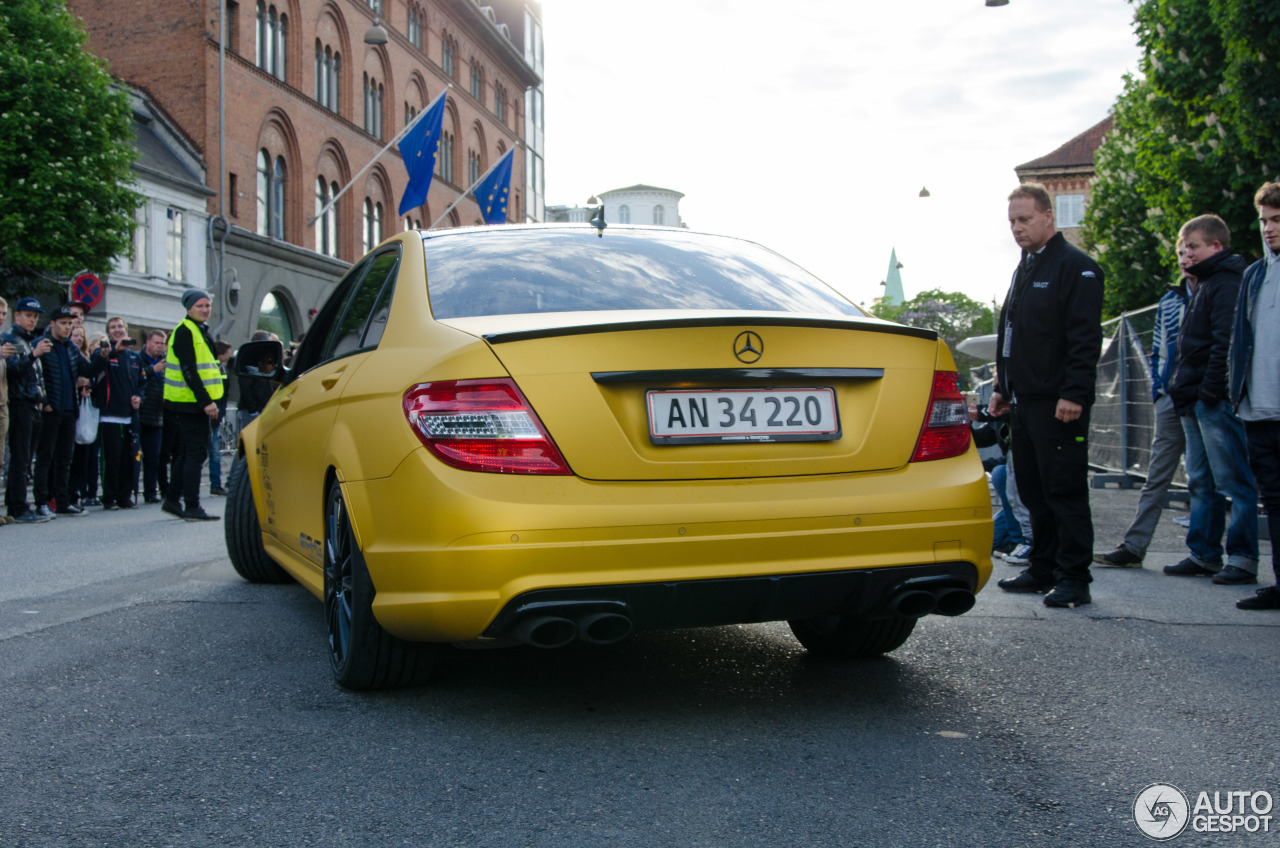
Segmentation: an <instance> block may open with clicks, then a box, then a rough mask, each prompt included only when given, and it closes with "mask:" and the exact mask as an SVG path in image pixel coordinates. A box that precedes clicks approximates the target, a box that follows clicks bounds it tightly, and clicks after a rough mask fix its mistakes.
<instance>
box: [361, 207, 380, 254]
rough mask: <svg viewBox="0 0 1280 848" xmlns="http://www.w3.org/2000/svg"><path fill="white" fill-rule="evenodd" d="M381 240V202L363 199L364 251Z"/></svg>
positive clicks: (367, 250) (373, 246)
mask: <svg viewBox="0 0 1280 848" xmlns="http://www.w3.org/2000/svg"><path fill="white" fill-rule="evenodd" d="M380 241H382V204H381V203H374V202H373V201H372V200H370V199H369V198H367V197H366V198H365V199H364V242H363V244H364V252H365V253H368V252H369V251H371V250H373V249H374V248H375V247H377V246H378V242H380Z"/></svg>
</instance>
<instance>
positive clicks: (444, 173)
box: [436, 131, 453, 183]
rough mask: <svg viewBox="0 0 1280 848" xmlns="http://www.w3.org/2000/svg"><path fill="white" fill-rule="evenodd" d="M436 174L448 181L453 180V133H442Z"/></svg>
mask: <svg viewBox="0 0 1280 848" xmlns="http://www.w3.org/2000/svg"><path fill="white" fill-rule="evenodd" d="M436 176H438V177H439V178H440V179H442V180H444V181H445V182H447V183H451V182H453V133H451V132H448V131H445V132H442V133H440V155H439V156H438V157H437V158H436Z"/></svg>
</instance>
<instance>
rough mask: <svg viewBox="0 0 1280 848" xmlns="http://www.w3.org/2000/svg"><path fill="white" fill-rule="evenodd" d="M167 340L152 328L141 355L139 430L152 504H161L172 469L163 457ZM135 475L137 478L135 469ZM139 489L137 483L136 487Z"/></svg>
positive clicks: (144, 477)
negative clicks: (161, 494) (161, 497)
mask: <svg viewBox="0 0 1280 848" xmlns="http://www.w3.org/2000/svg"><path fill="white" fill-rule="evenodd" d="M168 341H169V337H168V335H167V334H166V333H165V332H164V330H152V331H151V332H150V333H147V342H146V345H145V346H144V347H143V349H142V354H141V360H142V368H143V375H142V376H143V378H144V379H143V381H142V404H141V405H140V406H139V407H138V425H139V428H138V429H139V439H140V440H141V442H142V493H143V497H144V498H145V500H146V502H147V503H149V504H157V503H160V493H161V492H163V491H164V490H165V489H167V488H169V468H168V466H167V465H166V463H165V462H164V459H163V457H164V455H165V454H164V450H163V448H164V367H165V348H166V347H167V346H168ZM170 453H172V446H170ZM134 477H135V479H136V477H137V473H136V471H135V474H134ZM137 488H138V485H137V483H136V482H135V483H134V489H137Z"/></svg>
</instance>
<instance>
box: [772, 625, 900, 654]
mask: <svg viewBox="0 0 1280 848" xmlns="http://www.w3.org/2000/svg"><path fill="white" fill-rule="evenodd" d="M787 624H789V625H790V626H791V632H792V633H794V634H795V637H796V638H797V639H799V640H800V644H801V645H804V646H805V648H806V649H807V650H808V651H809V653H811V654H813V655H814V656H816V657H826V658H830V659H856V658H867V657H878V656H880V655H881V654H887V653H889V652H890V651H892V650H894V649H895V648H899V647H901V646H902V643H903V642H905V641H907V637H908V636H910V635H911V631H912V630H914V629H915V627H916V619H914V618H884V619H876V620H874V621H868V620H866V619H863V618H858V617H856V616H852V615H828V616H822V617H820V618H802V619H794V620H792V621H788V622H787Z"/></svg>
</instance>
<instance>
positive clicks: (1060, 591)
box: [1044, 580, 1093, 609]
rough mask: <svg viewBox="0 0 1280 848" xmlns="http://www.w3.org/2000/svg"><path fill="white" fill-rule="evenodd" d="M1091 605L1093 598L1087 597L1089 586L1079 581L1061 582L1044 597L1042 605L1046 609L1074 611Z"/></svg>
mask: <svg viewBox="0 0 1280 848" xmlns="http://www.w3.org/2000/svg"><path fill="white" fill-rule="evenodd" d="M1091 603H1093V598H1091V597H1089V584H1087V583H1081V582H1080V581H1079V580H1063V581H1061V582H1059V583H1058V585H1057V586H1054V587H1053V591H1052V592H1050V593H1049V594H1047V595H1045V596H1044V605H1045V606H1047V607H1061V608H1064V609H1075V608H1076V607H1083V606H1087V605H1088V604H1091Z"/></svg>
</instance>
